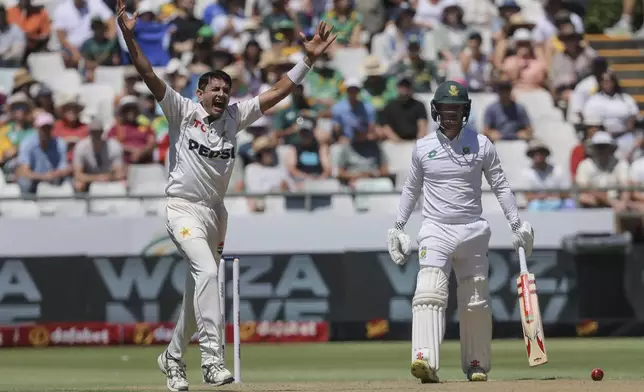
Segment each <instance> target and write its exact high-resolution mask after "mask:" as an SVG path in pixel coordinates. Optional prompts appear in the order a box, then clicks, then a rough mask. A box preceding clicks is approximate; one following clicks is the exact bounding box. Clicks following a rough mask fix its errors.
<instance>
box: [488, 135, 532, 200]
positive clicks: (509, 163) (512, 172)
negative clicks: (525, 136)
mask: <svg viewBox="0 0 644 392" xmlns="http://www.w3.org/2000/svg"><path fill="white" fill-rule="evenodd" d="M526 148H527V144H526V142H524V141H523V140H512V141H510V140H506V141H504V142H503V143H497V144H496V151H497V153H498V155H499V159H500V160H501V164H502V165H503V169H504V171H505V176H506V177H507V179H508V182H509V183H510V187H512V188H519V187H520V186H521V185H522V172H523V170H524V169H525V168H527V167H529V166H530V160H529V158H528V157H527V156H526V155H525V152H526Z"/></svg>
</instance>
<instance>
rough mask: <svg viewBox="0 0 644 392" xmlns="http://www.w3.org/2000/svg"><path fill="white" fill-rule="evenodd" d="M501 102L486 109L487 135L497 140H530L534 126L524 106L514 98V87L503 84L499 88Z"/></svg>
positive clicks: (484, 122) (484, 121) (485, 126)
mask: <svg viewBox="0 0 644 392" xmlns="http://www.w3.org/2000/svg"><path fill="white" fill-rule="evenodd" d="M498 91H499V100H498V102H495V103H493V104H491V105H490V106H488V107H487V109H485V116H484V118H483V126H484V133H485V135H486V136H487V137H488V138H490V140H492V141H493V142H495V141H497V140H516V139H523V140H530V139H531V138H532V126H531V125H530V118H529V117H528V113H527V112H526V110H525V108H524V107H523V105H521V104H520V103H517V102H515V101H514V99H513V98H512V85H511V84H510V83H508V82H501V83H500V84H499V86H498Z"/></svg>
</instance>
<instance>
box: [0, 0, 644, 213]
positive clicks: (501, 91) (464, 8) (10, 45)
mask: <svg viewBox="0 0 644 392" xmlns="http://www.w3.org/2000/svg"><path fill="white" fill-rule="evenodd" d="M542 3H543V4H542ZM542 3H538V2H536V1H533V0H524V1H521V4H522V5H523V6H524V7H527V9H522V7H521V6H520V5H519V4H518V3H517V2H515V1H514V0H504V1H501V2H496V3H495V2H493V1H491V0H410V1H402V0H381V1H375V0H354V1H351V0H256V1H254V2H253V3H252V4H251V5H252V7H248V5H247V4H246V2H245V1H244V0H209V1H199V0H198V1H197V2H195V0H174V1H172V2H168V3H164V2H163V1H158V0H140V1H137V0H129V1H127V9H128V12H131V13H134V12H137V13H138V15H139V18H138V22H137V25H136V38H137V41H138V42H139V45H140V46H141V49H142V50H143V52H144V53H145V55H146V56H147V57H148V58H149V59H150V62H151V63H152V65H153V66H155V67H157V68H156V69H159V70H161V71H162V73H163V75H164V78H165V80H166V81H167V82H168V84H169V85H170V86H172V88H174V89H175V90H177V91H179V92H181V94H182V95H184V96H185V97H189V98H192V99H195V100H196V96H195V91H196V81H197V79H198V77H199V75H200V74H202V73H203V72H206V71H207V70H209V69H212V68H216V69H223V70H224V71H226V72H227V73H228V74H229V75H230V76H231V78H232V80H233V85H232V91H231V102H236V101H240V100H244V99H247V98H249V97H252V96H254V95H257V94H260V93H261V92H263V91H264V90H265V89H267V88H268V86H270V85H271V84H272V83H274V82H275V81H276V80H277V79H278V78H279V77H280V76H281V75H282V74H283V73H284V72H286V71H288V70H289V69H290V68H291V67H292V66H293V64H294V63H295V62H296V61H297V60H298V58H299V57H298V56H301V53H300V46H299V42H298V41H299V40H300V38H299V34H300V33H303V34H304V35H305V36H310V35H311V34H312V31H311V29H312V28H313V27H314V26H315V25H316V24H317V22H318V21H319V20H325V21H327V22H328V23H330V24H332V25H333V26H334V29H335V32H336V33H337V34H338V39H337V42H336V43H335V44H334V46H333V47H332V48H331V49H332V50H331V51H330V54H329V55H328V56H326V57H325V58H323V59H320V60H319V61H317V63H316V64H315V66H314V69H313V70H312V71H311V72H310V74H309V75H308V76H307V79H306V81H305V83H304V84H303V85H302V86H301V87H300V88H298V89H297V90H296V91H295V92H294V93H293V94H292V96H291V97H289V98H288V99H286V100H284V101H283V102H282V103H281V104H280V105H278V107H276V108H274V109H272V110H271V111H270V112H268V113H266V116H265V117H264V118H262V119H260V120H259V121H257V122H256V123H255V124H253V125H252V126H251V127H249V128H248V129H246V130H244V131H243V132H242V133H240V135H239V147H238V152H237V158H238V159H237V164H236V170H235V174H234V176H233V180H232V182H231V186H230V191H234V192H250V193H269V192H276V191H284V192H289V191H302V190H310V189H314V188H315V189H318V190H319V188H325V187H327V189H328V190H330V191H334V190H340V189H356V190H371V191H374V190H380V191H382V190H384V191H387V190H392V191H393V190H394V189H395V188H397V187H399V185H400V184H401V183H402V181H404V171H406V169H405V166H406V165H407V162H408V159H409V156H408V155H407V156H403V157H401V156H396V154H394V155H393V156H392V154H391V153H388V151H403V150H400V149H398V150H397V149H396V146H402V145H405V146H409V145H410V143H411V142H413V140H415V139H417V138H420V137H423V136H424V135H426V134H427V133H428V132H435V131H436V128H435V124H434V123H433V121H431V118H429V116H428V113H429V100H430V99H431V94H432V91H433V89H435V88H436V86H437V85H438V84H439V83H441V82H442V81H443V80H445V79H451V80H456V81H459V82H461V83H462V84H463V85H465V86H467V88H468V89H469V91H470V92H471V93H472V94H473V95H474V96H475V95H477V94H482V95H485V96H487V97H490V96H492V97H493V98H494V99H493V100H492V101H490V100H486V101H487V102H486V105H485V107H482V108H481V110H479V111H476V110H474V111H473V115H472V116H471V118H470V121H469V123H468V125H467V126H470V127H475V128H476V129H477V130H479V131H480V132H483V133H484V134H485V135H486V136H487V137H489V138H490V139H491V140H492V141H494V142H495V143H497V144H503V143H506V142H510V141H522V142H524V143H527V148H526V151H525V155H526V156H527V158H526V162H527V163H526V165H525V167H520V168H519V169H520V176H519V177H520V179H521V181H520V182H517V181H514V182H512V181H511V185H513V187H515V188H519V189H522V190H524V191H526V192H525V194H524V196H525V200H524V202H523V204H522V205H523V206H524V207H526V208H528V209H531V210H555V209H562V208H578V207H588V208H591V207H610V208H615V209H617V210H627V209H635V210H638V211H644V192H615V191H609V192H602V191H591V192H582V193H581V194H580V195H579V196H578V198H577V199H576V200H573V198H572V196H571V194H570V192H569V191H568V190H569V188H570V187H571V185H572V184H577V185H578V186H580V187H593V186H595V187H611V186H618V185H629V184H635V185H644V157H642V154H641V149H642V147H644V139H643V138H642V137H641V136H640V134H639V132H638V129H637V120H638V117H637V116H638V112H639V110H638V107H637V103H636V102H635V100H634V99H633V97H632V96H630V95H628V94H625V93H624V92H622V90H621V88H620V83H619V80H618V79H617V77H616V76H615V74H614V73H613V72H612V71H611V69H610V67H609V64H608V62H607V60H606V59H604V58H601V57H598V55H597V53H596V52H595V51H594V50H593V49H592V48H591V47H590V46H589V45H588V44H587V43H586V42H585V41H584V25H583V21H582V19H581V17H580V16H579V15H577V14H575V13H574V12H572V11H570V10H569V9H567V7H566V5H565V4H564V2H563V1H562V0H546V1H544V2H542ZM114 7H115V1H114V0H60V1H55V2H53V3H51V2H50V3H47V6H46V7H43V6H36V5H34V4H32V0H19V2H18V4H16V5H14V6H12V7H4V6H0V66H1V67H4V68H17V69H15V70H14V71H15V72H14V73H13V81H12V82H13V83H12V84H11V86H2V87H3V88H4V89H5V91H2V94H1V95H0V104H2V108H3V116H2V119H1V124H2V125H1V126H0V167H1V168H2V173H3V175H2V177H4V181H0V187H2V186H5V187H7V186H9V185H5V182H6V184H12V183H16V184H18V185H19V187H20V190H21V193H22V194H23V195H25V194H35V193H36V192H37V191H38V187H39V184H42V183H49V184H54V185H59V184H67V186H69V185H70V184H71V186H72V187H73V190H74V192H76V193H84V192H88V191H90V188H91V185H92V184H96V183H107V182H113V183H118V184H123V186H127V185H130V187H131V185H132V184H131V181H133V179H132V178H131V176H130V173H131V172H132V169H133V168H135V167H137V166H139V165H141V166H143V165H148V166H149V165H159V166H160V165H165V164H166V163H167V162H166V161H167V159H166V158H167V152H168V135H167V132H168V129H167V121H166V119H165V118H164V116H163V114H162V113H161V111H160V108H159V106H158V104H156V102H155V101H154V98H153V97H152V96H151V93H150V91H149V90H148V89H147V87H146V86H145V84H143V83H142V81H141V79H140V77H139V76H138V74H137V72H136V70H135V69H134V68H133V67H132V66H131V65H129V57H128V54H127V51H126V50H127V49H126V47H125V44H124V42H123V40H122V38H121V37H120V35H119V31H118V28H117V27H116V24H115V20H114ZM248 11H251V12H248ZM42 52H53V53H57V54H59V56H60V58H61V59H62V63H63V64H64V67H65V69H66V72H68V71H69V70H75V72H77V73H78V77H79V78H80V80H81V82H82V83H83V84H87V85H92V84H100V83H103V81H102V80H101V78H100V74H101V70H104V69H105V68H109V67H112V68H116V67H119V68H121V69H122V77H123V80H122V83H117V85H112V86H110V87H111V88H112V89H114V90H115V91H114V97H115V99H114V102H110V110H113V113H114V114H113V116H112V115H111V113H110V115H109V116H108V117H109V118H110V119H111V118H112V117H113V121H107V122H106V121H103V119H104V116H105V114H104V113H100V112H97V110H96V108H95V107H94V105H91V104H90V103H88V102H86V101H85V100H84V99H82V97H81V96H80V95H79V94H78V93H77V92H76V91H69V90H73V89H67V88H65V85H62V87H61V85H60V84H59V85H57V86H52V85H49V84H48V83H47V82H46V81H43V80H37V78H35V77H34V74H33V72H32V69H31V68H32V66H33V63H34V62H33V61H29V58H30V56H33V58H36V56H37V55H38V54H39V53H42ZM357 60H359V61H358V62H356V61H357ZM347 70H349V71H347ZM352 70H353V71H352ZM531 93H536V94H542V95H543V94H546V95H548V97H549V99H550V101H551V102H552V103H553V110H556V111H558V112H559V114H560V117H561V121H562V122H563V121H564V120H565V121H567V122H568V123H570V124H574V125H575V128H572V127H571V128H570V129H571V130H572V129H576V130H577V133H578V140H579V141H578V145H577V146H576V147H575V148H574V149H573V150H572V151H569V153H570V155H569V161H567V162H562V161H561V160H559V161H557V162H554V161H552V160H551V159H549V155H551V149H552V148H553V146H552V145H551V143H556V141H555V140H541V138H540V137H539V133H538V132H535V127H536V125H537V124H535V121H536V120H537V119H535V118H532V116H531V108H530V107H527V106H529V105H525V100H524V101H522V102H520V100H518V99H517V97H518V96H520V95H521V94H528V95H529V94H531ZM475 103H476V102H475ZM101 115H102V116H103V117H101ZM570 133H571V134H570V135H568V136H569V137H577V135H573V133H574V131H571V132H570ZM404 151H408V150H404ZM521 154H523V151H521ZM641 157H642V158H641ZM392 158H393V159H396V160H398V161H400V160H402V161H403V163H401V164H397V165H394V164H393V163H392ZM522 162H523V161H522ZM514 164H515V162H505V166H506V167H507V166H510V165H514ZM394 166H395V167H394ZM333 179H337V181H338V182H339V187H335V185H333V184H334V181H335V180H333ZM382 179H386V181H383V180H382ZM128 182H129V183H128ZM315 182H318V183H319V184H318V185H319V186H318V188H316V185H315ZM248 205H249V208H250V209H251V210H252V211H262V210H263V208H264V207H263V203H261V199H257V198H251V199H250V200H249V201H248Z"/></svg>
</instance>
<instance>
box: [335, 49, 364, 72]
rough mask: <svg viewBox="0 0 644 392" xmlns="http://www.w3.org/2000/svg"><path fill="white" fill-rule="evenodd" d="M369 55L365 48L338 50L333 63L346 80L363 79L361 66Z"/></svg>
mask: <svg viewBox="0 0 644 392" xmlns="http://www.w3.org/2000/svg"><path fill="white" fill-rule="evenodd" d="M368 55H369V52H367V49H364V48H338V49H337V50H336V54H335V57H334V59H333V61H332V63H333V67H334V68H335V69H337V70H338V71H340V73H341V74H342V75H343V76H344V78H345V79H348V78H361V77H362V70H361V67H360V65H361V64H362V63H364V60H365V59H366V58H367V56H368Z"/></svg>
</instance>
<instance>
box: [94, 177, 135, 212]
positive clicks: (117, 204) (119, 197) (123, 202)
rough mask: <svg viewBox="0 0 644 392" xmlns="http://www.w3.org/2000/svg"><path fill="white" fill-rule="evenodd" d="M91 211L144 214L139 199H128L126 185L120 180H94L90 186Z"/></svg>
mask: <svg viewBox="0 0 644 392" xmlns="http://www.w3.org/2000/svg"><path fill="white" fill-rule="evenodd" d="M89 196H90V197H99V198H94V199H92V200H91V201H90V211H91V212H92V214H96V215H127V216H143V215H144V214H145V210H144V209H143V208H142V206H141V203H140V202H139V201H138V200H134V199H128V198H127V190H126V186H125V184H123V183H120V182H94V183H92V184H91V185H90V187H89ZM100 197H109V198H100Z"/></svg>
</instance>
